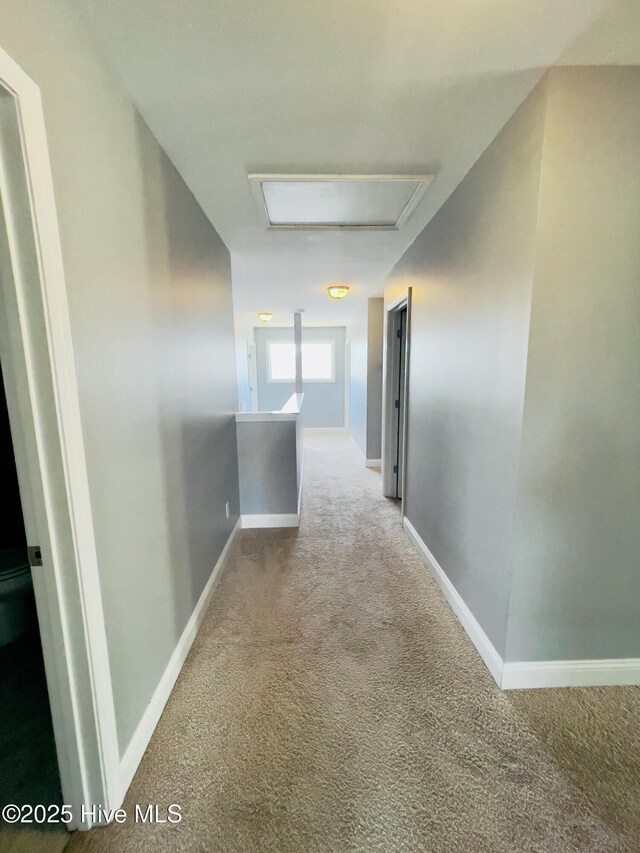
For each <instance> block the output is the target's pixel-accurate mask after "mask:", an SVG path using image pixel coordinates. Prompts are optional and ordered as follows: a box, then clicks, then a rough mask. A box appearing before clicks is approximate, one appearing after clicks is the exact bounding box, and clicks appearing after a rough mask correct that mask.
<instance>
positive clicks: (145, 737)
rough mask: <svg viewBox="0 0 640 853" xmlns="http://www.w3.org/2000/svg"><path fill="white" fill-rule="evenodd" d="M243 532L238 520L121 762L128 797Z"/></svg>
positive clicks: (123, 787)
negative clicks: (239, 535)
mask: <svg viewBox="0 0 640 853" xmlns="http://www.w3.org/2000/svg"><path fill="white" fill-rule="evenodd" d="M240 529H241V523H240V520H239V519H238V521H237V523H236V525H235V527H234V528H233V530H232V531H231V534H230V536H229V538H228V539H227V542H226V545H225V546H224V548H223V549H222V553H221V554H220V557H219V558H218V562H217V563H216V565H215V567H214V569H213V571H212V572H211V577H210V578H209V580H208V581H207V583H206V586H205V588H204V589H203V590H202V595H201V596H200V599H199V600H198V603H197V604H196V606H195V609H194V611H193V613H192V614H191V618H190V619H189V621H188V622H187V624H186V626H185V629H184V631H183V632H182V636H181V637H180V639H179V640H178V644H177V646H176V647H175V649H174V651H173V654H172V655H171V658H170V660H169V663H168V664H167V667H166V669H165V671H164V673H163V674H162V678H161V679H160V682H159V684H158V686H157V687H156V689H155V692H154V694H153V696H152V697H151V701H150V702H149V704H148V705H147V709H146V711H145V712H144V714H143V715H142V719H141V720H140V722H139V723H138V727H137V728H136V730H135V732H134V733H133V737H132V738H131V740H130V741H129V745H128V746H127V748H126V750H125V753H124V755H123V756H122V759H121V761H120V775H121V779H122V790H123V792H125V793H126V791H127V789H128V788H129V785H130V784H131V780H132V779H133V777H134V775H135V772H136V770H137V769H138V765H139V764H140V762H141V761H142V756H143V755H144V752H145V750H146V748H147V746H148V745H149V741H150V740H151V736H152V735H153V732H154V731H155V728H156V726H157V724H158V720H159V719H160V716H161V715H162V712H163V710H164V706H165V705H166V704H167V700H168V699H169V696H170V695H171V691H172V690H173V687H174V685H175V683H176V680H177V678H178V675H180V670H181V669H182V665H183V664H184V662H185V659H186V657H187V655H188V654H189V650H190V648H191V646H192V644H193V641H194V639H195V636H196V634H197V633H198V628H199V627H200V624H201V623H202V620H203V619H204V615H205V613H206V612H207V607H208V605H209V602H210V600H211V597H212V596H213V593H214V591H215V588H216V585H217V583H218V581H219V580H220V578H221V577H222V574H223V572H224V570H225V568H226V565H227V562H228V560H229V554H230V552H231V548H232V546H233V543H234V542H235V540H236V538H237V537H238V534H239V533H240Z"/></svg>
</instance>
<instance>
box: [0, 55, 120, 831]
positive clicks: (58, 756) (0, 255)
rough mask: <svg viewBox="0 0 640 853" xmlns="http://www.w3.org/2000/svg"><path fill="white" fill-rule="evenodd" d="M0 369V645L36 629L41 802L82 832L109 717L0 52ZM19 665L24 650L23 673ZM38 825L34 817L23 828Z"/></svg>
mask: <svg viewBox="0 0 640 853" xmlns="http://www.w3.org/2000/svg"><path fill="white" fill-rule="evenodd" d="M0 363H1V365H2V377H3V378H2V388H0V396H1V397H2V398H3V399H2V400H0V406H1V405H2V404H3V403H4V402H5V401H6V410H7V412H8V422H9V424H10V428H8V427H7V441H5V447H3V448H2V452H3V454H10V457H9V460H8V461H9V463H10V465H12V466H13V467H14V477H17V482H18V484H19V499H17V500H16V501H15V502H14V503H15V509H14V519H13V524H14V532H13V533H12V534H11V537H10V538H11V539H12V540H13V539H14V538H15V539H16V541H17V542H19V544H18V545H17V547H16V549H15V551H16V552H17V553H13V554H12V555H10V556H7V559H6V562H10V563H11V566H10V569H11V574H12V577H11V579H9V578H8V574H9V572H8V571H7V572H6V573H5V572H3V573H2V574H3V578H2V589H3V590H4V591H5V592H6V593H7V595H6V596H4V597H5V598H7V599H8V598H9V597H10V596H9V593H8V590H11V591H12V595H11V597H12V599H13V601H12V608H11V610H9V609H6V612H5V616H6V618H5V620H4V621H5V631H4V633H5V635H6V636H7V637H8V638H9V642H7V643H6V647H7V648H10V647H11V646H12V644H13V643H14V641H15V643H20V642H22V639H23V638H26V637H28V636H29V631H32V633H31V635H30V636H31V646H30V650H31V653H32V657H31V661H32V662H33V663H34V666H36V663H35V661H36V659H37V660H38V664H37V666H36V668H37V669H38V670H39V672H40V675H41V676H42V675H43V674H44V676H45V678H46V683H45V684H43V682H42V680H40V684H39V687H38V690H39V691H40V692H39V694H38V696H39V699H36V698H34V697H33V696H32V704H33V708H32V710H34V712H35V711H36V710H37V709H38V707H39V708H40V712H41V713H40V718H41V719H43V720H44V721H45V723H46V722H47V720H49V721H50V723H51V727H50V728H47V725H45V728H46V729H47V735H46V738H45V739H48V740H47V742H48V744H49V745H50V736H51V732H53V735H54V743H55V758H53V757H51V753H50V752H48V753H47V755H48V756H49V758H48V759H47V761H48V767H50V768H52V769H50V770H49V771H48V775H49V778H53V783H52V784H53V785H55V787H57V788H58V792H57V793H50V794H49V795H48V797H47V800H45V802H44V803H42V804H43V805H45V806H52V807H55V806H56V804H58V803H59V802H60V800H62V801H63V802H64V804H65V806H66V807H67V808H66V809H65V814H64V815H60V820H59V822H58V827H61V828H62V829H65V828H66V829H75V828H88V827H89V826H91V825H92V824H93V823H94V822H95V819H94V818H93V817H92V815H91V814H90V813H89V814H86V813H85V811H83V807H86V806H91V805H100V806H103V807H105V808H113V807H118V806H119V805H120V803H121V802H122V795H123V789H122V776H121V771H120V757H119V749H118V740H117V734H116V724H115V709H114V704H113V693H112V684H111V674H110V669H109V660H108V653H107V640H106V630H105V624H104V614H103V611H102V598H101V592H100V584H99V578H98V565H97V556H96V549H95V535H94V528H93V518H92V514H91V501H90V495H89V482H88V475H87V469H86V459H85V452H84V441H83V435H82V424H81V419H80V406H79V400H78V388H77V381H76V372H75V360H74V354H73V346H72V340H71V327H70V319H69V308H68V304H67V290H66V282H65V277H64V269H63V265H62V250H61V245H60V236H59V230H58V219H57V211H56V206H55V199H54V195H53V181H52V176H51V167H50V163H49V155H48V147H47V137H46V131H45V124H44V115H43V110H42V102H41V98H40V91H39V89H38V87H37V86H36V84H35V83H34V82H33V81H32V80H31V79H30V78H29V77H28V76H27V75H26V74H25V73H24V72H23V71H22V69H21V68H20V67H19V66H18V65H17V64H16V63H15V62H14V61H13V60H12V59H11V57H10V56H8V54H7V53H6V52H5V51H3V50H1V49H0ZM5 395H6V396H5ZM8 442H10V443H11V444H12V447H9V445H8ZM18 507H19V509H18ZM20 526H21V527H22V533H20V532H19V529H20ZM16 527H17V528H18V533H16V532H15V529H16ZM26 545H28V546H29V547H28V560H27V561H25V558H24V549H25V546H26ZM6 550H7V551H13V550H14V549H11V548H7V549H6ZM3 562H5V561H4V559H3ZM30 566H31V567H33V571H31V569H30ZM31 584H32V586H33V597H31V591H30V586H31ZM0 594H1V593H0ZM33 598H35V613H36V614H37V617H34V612H33ZM14 605H15V607H14ZM9 613H11V614H12V615H7V614H9ZM27 624H28V625H30V626H31V627H30V628H29V627H27ZM23 629H24V630H23ZM24 641H25V642H27V640H26V639H25V640H24ZM2 648H3V646H2V645H1V644H0V649H2ZM27 655H28V650H27V649H26V648H25V649H24V651H23V654H22V655H21V657H22V658H23V661H22V662H23V664H25V663H26V656H27ZM42 662H44V666H42ZM19 677H24V678H26V674H25V673H23V674H22V675H21V676H19ZM47 693H48V695H47ZM41 700H42V701H41ZM38 703H40V704H38ZM4 712H5V707H4V702H3V705H2V713H4ZM23 722H24V720H23ZM47 749H49V747H47ZM41 757H42V756H41ZM42 781H43V780H42ZM60 788H61V794H60V792H59V791H60ZM41 795H42V794H41ZM14 802H16V805H21V804H22V803H21V798H20V797H16V798H15V800H14ZM54 811H55V808H54ZM27 817H28V815H27ZM23 818H24V816H23V815H22V814H21V816H20V818H19V820H18V822H17V823H15V824H14V827H15V828H17V827H18V826H19V825H20V823H21V822H22V820H23ZM40 823H41V821H40V820H36V819H35V814H34V815H33V816H32V820H31V828H32V829H33V828H38V829H41V828H42V827H40V826H37V827H36V826H35V825H36V824H40ZM2 830H3V827H2V825H1V824H0V831H2ZM0 846H2V845H0Z"/></svg>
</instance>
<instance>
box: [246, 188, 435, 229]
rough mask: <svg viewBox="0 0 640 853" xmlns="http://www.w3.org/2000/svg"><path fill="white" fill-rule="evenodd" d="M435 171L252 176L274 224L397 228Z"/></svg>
mask: <svg viewBox="0 0 640 853" xmlns="http://www.w3.org/2000/svg"><path fill="white" fill-rule="evenodd" d="M432 180H433V175H249V183H250V185H251V189H252V191H253V194H254V197H255V200H256V203H257V205H258V210H259V212H260V215H261V216H262V218H263V221H264V222H265V224H266V226H267V228H269V229H278V228H280V229H323V228H324V229H367V230H373V229H381V230H397V229H398V228H401V227H402V226H403V225H404V224H405V222H406V221H407V220H408V219H409V217H410V216H411V214H412V213H413V211H414V210H415V208H416V207H417V205H418V203H419V202H420V200H421V199H422V197H423V196H424V194H425V192H426V191H427V188H428V186H429V184H430V183H431V181H432Z"/></svg>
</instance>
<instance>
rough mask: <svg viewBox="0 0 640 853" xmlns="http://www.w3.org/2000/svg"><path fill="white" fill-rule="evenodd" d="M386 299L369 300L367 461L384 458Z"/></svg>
mask: <svg viewBox="0 0 640 853" xmlns="http://www.w3.org/2000/svg"><path fill="white" fill-rule="evenodd" d="M383 325H384V299H383V298H382V297H381V296H380V297H377V298H373V299H369V300H368V311H367V454H366V455H367V459H380V457H381V456H382V336H383Z"/></svg>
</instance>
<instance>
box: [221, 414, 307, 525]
mask: <svg viewBox="0 0 640 853" xmlns="http://www.w3.org/2000/svg"><path fill="white" fill-rule="evenodd" d="M296 424H297V420H296V421H258V422H244V423H243V422H240V423H237V424H236V431H237V436H238V466H239V471H240V506H241V510H242V513H243V514H244V515H263V514H265V513H287V514H290V513H296V512H297V511H298V475H299V471H298V452H297V443H298V442H297V435H296Z"/></svg>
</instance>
